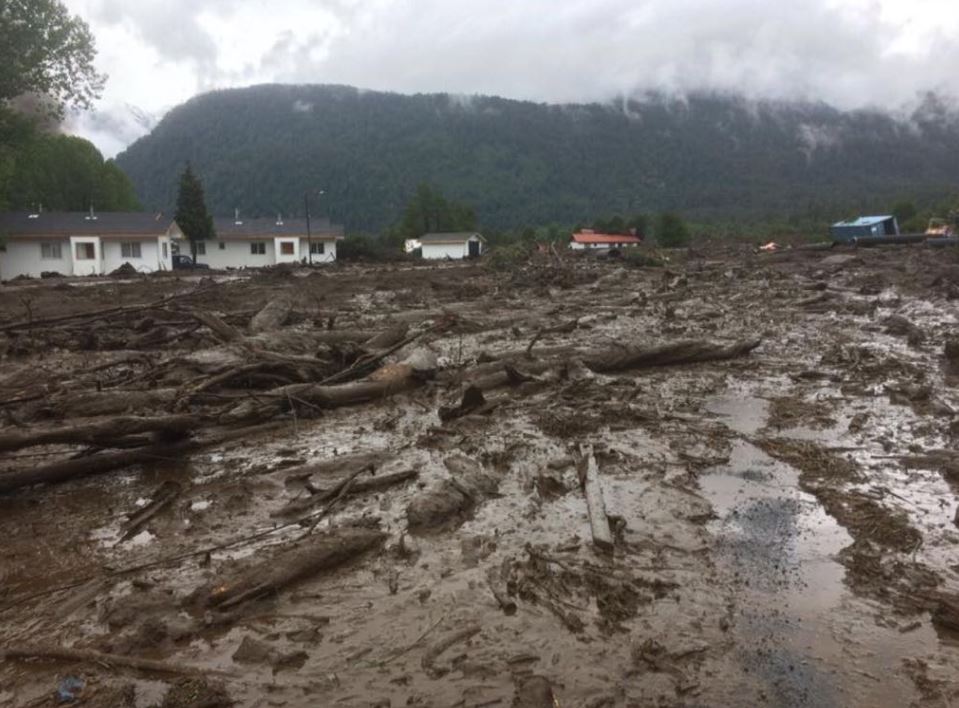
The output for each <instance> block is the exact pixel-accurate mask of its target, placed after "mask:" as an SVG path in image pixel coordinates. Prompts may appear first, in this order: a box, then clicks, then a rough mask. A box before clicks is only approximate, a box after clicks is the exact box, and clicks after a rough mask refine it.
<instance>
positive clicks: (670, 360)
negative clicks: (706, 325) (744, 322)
mask: <svg viewBox="0 0 959 708" xmlns="http://www.w3.org/2000/svg"><path fill="white" fill-rule="evenodd" d="M761 343H762V340H759V339H751V340H746V341H742V342H736V343H734V344H729V345H722V344H715V343H713V342H707V341H703V340H690V341H682V342H675V343H673V344H665V345H663V346H659V347H622V348H617V349H612V350H604V351H593V352H588V353H585V354H583V356H582V359H583V363H584V364H586V366H587V367H588V368H589V369H590V370H592V371H594V372H596V373H612V372H615V371H626V370H628V369H642V368H650V367H655V366H672V365H676V364H695V363H700V362H705V361H723V360H726V359H736V358H738V357H742V356H745V355H747V354H749V352H751V351H752V350H754V349H756V347H758V346H759V345H760V344H761Z"/></svg>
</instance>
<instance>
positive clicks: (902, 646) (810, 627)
mask: <svg viewBox="0 0 959 708" xmlns="http://www.w3.org/2000/svg"><path fill="white" fill-rule="evenodd" d="M707 408H708V410H709V411H711V412H713V413H715V414H719V415H722V416H724V417H723V422H724V423H726V424H727V425H728V427H730V428H731V429H733V430H734V431H736V432H738V433H740V434H741V435H743V436H747V435H752V434H755V433H756V432H757V431H758V430H760V429H761V428H762V427H763V425H764V424H765V411H766V409H767V404H766V401H764V400H762V399H759V398H754V397H751V396H749V395H745V394H744V395H738V396H737V395H733V396H728V397H725V398H720V399H717V400H715V401H713V402H712V403H711V404H710V405H709V406H708V407H707ZM700 486H701V488H702V491H703V494H704V496H705V497H706V498H707V499H708V500H709V501H710V502H711V503H712V505H713V509H714V511H715V513H716V519H715V520H713V521H712V522H711V523H710V524H709V525H708V529H709V531H710V532H711V533H712V534H713V536H714V538H715V541H716V563H717V565H718V566H719V569H720V574H721V576H725V577H726V578H728V581H729V582H730V584H731V585H732V586H734V587H736V588H737V593H738V594H737V601H736V608H735V610H734V612H733V613H732V620H731V622H730V630H729V631H730V632H731V634H732V635H733V637H734V638H735V640H736V642H735V643H736V646H737V649H736V651H737V653H738V654H739V661H740V662H741V665H742V670H743V672H744V674H746V675H750V676H751V677H752V678H753V679H758V680H759V681H760V682H761V684H762V685H763V686H764V687H765V688H764V689H763V698H764V699H765V700H767V701H769V702H770V703H771V704H774V705H781V706H847V705H863V706H865V705H869V706H904V705H909V704H910V702H911V701H912V700H914V699H915V698H916V696H915V688H914V686H913V684H912V682H911V681H910V680H909V678H908V677H907V676H906V675H905V674H904V672H903V671H902V667H903V662H904V661H905V660H907V659H910V658H912V657H916V656H921V655H926V654H929V653H930V652H935V651H937V650H938V648H939V647H938V641H937V639H936V635H935V632H934V631H933V630H932V628H931V626H930V625H929V624H928V623H924V624H922V625H920V626H919V627H914V626H913V627H910V628H909V631H908V632H903V631H900V628H898V627H897V626H896V624H895V623H888V624H891V625H892V626H883V625H880V624H879V623H878V622H877V619H879V618H880V617H881V616H882V615H883V614H884V612H885V610H884V609H883V608H882V607H880V606H878V605H875V604H871V603H869V602H867V601H866V600H863V599H861V598H859V597H857V596H855V595H854V594H853V593H852V592H851V591H850V590H849V589H848V588H847V587H846V585H845V583H844V576H845V569H844V568H843V566H842V565H840V563H839V562H838V561H837V560H836V555H837V554H838V553H839V552H840V551H841V550H842V549H843V548H844V547H846V546H848V545H850V544H851V543H852V538H851V537H850V536H849V534H848V533H847V532H846V530H845V529H843V528H842V527H841V526H839V525H838V524H837V523H836V521H835V520H834V519H833V518H831V517H830V516H829V515H828V514H826V512H825V511H824V509H823V508H822V506H821V505H820V504H819V502H818V501H817V500H816V499H815V497H813V496H811V495H810V494H807V493H805V492H803V491H801V489H800V487H799V471H798V470H796V469H795V468H793V467H791V466H789V465H787V464H784V463H782V462H779V461H777V460H775V459H773V458H771V457H769V456H768V455H766V454H765V453H764V452H762V451H761V450H760V449H759V448H757V447H756V446H754V445H753V444H751V443H750V442H748V441H747V440H745V439H738V440H736V441H735V442H734V443H733V448H732V451H731V454H730V459H729V461H728V463H726V464H723V465H721V466H717V467H714V468H712V469H710V470H708V471H707V472H705V473H704V474H703V475H702V476H701V478H700ZM884 624H885V623H884Z"/></svg>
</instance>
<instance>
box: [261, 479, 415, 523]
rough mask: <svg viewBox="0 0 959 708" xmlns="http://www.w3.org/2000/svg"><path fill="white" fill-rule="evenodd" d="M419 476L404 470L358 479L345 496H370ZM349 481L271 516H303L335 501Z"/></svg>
mask: <svg viewBox="0 0 959 708" xmlns="http://www.w3.org/2000/svg"><path fill="white" fill-rule="evenodd" d="M369 469H370V473H371V474H372V467H371V468H369ZM363 471H365V469H362V468H361V469H360V472H363ZM418 476H419V472H417V471H416V470H403V471H402V472H393V473H391V474H384V475H379V476H377V477H370V478H368V479H356V480H354V481H353V482H352V483H351V484H350V486H349V489H347V490H346V492H345V494H344V496H348V497H352V496H357V495H360V494H368V493H369V492H378V491H380V490H383V489H388V488H389V487H392V486H395V485H398V484H404V483H406V482H409V481H411V480H414V479H416V478H417V477H418ZM348 479H349V478H348ZM348 479H344V480H343V481H341V482H340V483H338V484H337V485H335V486H333V487H331V488H329V489H324V490H322V491H320V492H318V493H316V494H312V495H311V496H309V497H305V498H303V499H297V500H296V501H292V502H290V503H289V504H287V505H286V506H284V507H283V508H282V509H280V510H279V511H276V512H274V513H273V514H271V516H293V515H295V514H302V513H304V512H306V511H309V510H310V509H312V508H314V507H316V506H319V505H320V504H323V503H324V502H326V501H329V500H330V499H333V498H334V497H336V496H338V495H339V494H340V493H341V492H343V490H344V488H345V485H346V483H347V481H348Z"/></svg>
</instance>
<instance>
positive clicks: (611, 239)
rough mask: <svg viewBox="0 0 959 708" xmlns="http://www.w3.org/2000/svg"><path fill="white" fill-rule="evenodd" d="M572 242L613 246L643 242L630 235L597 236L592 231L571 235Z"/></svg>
mask: <svg viewBox="0 0 959 708" xmlns="http://www.w3.org/2000/svg"><path fill="white" fill-rule="evenodd" d="M573 241H574V242H575V243H597V244H614V243H642V242H643V240H642V239H641V238H639V236H631V235H626V236H623V235H619V234H598V233H596V232H594V231H580V232H578V233H575V234H573Z"/></svg>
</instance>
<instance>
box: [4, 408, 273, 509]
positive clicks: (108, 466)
mask: <svg viewBox="0 0 959 708" xmlns="http://www.w3.org/2000/svg"><path fill="white" fill-rule="evenodd" d="M275 427H276V424H271V425H257V426H252V427H248V428H239V429H237V430H230V431H227V432H224V433H218V434H211V435H209V436H206V437H203V438H199V439H196V440H184V441H183V442H178V443H172V444H171V443H162V444H156V445H149V446H146V447H140V448H136V449H133V450H122V451H119V452H106V453H98V454H96V455H88V456H86V457H77V458H73V459H70V460H62V461H59V462H52V463H50V464H47V465H40V466H39V467H34V468H33V469H28V470H19V471H16V472H5V473H0V494H8V493H10V492H12V491H14V490H17V489H20V488H22V487H29V486H32V485H34V484H54V483H57V482H65V481H67V480H70V479H79V478H81V477H89V476H91V475H96V474H103V473H105V472H112V471H114V470H118V469H122V468H124V467H129V466H130V465H137V464H145V463H149V462H157V461H163V460H171V459H172V460H176V459H179V458H181V457H183V456H184V455H188V454H191V453H194V452H196V451H197V450H202V449H203V448H206V447H210V446H211V445H219V444H221V443H224V442H227V441H229V440H236V439H238V438H243V437H247V436H249V435H255V434H257V433H260V432H264V431H266V430H270V429H273V428H275Z"/></svg>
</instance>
